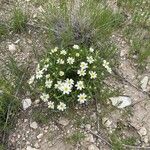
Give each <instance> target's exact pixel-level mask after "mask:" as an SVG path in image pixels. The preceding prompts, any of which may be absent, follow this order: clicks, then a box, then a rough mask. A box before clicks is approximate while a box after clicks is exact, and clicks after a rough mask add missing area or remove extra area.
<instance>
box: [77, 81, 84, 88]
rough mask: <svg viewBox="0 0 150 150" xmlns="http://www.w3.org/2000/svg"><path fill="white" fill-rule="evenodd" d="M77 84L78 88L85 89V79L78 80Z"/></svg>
mask: <svg viewBox="0 0 150 150" xmlns="http://www.w3.org/2000/svg"><path fill="white" fill-rule="evenodd" d="M75 86H76V87H77V90H82V89H84V83H83V81H78V82H77V84H76V85H75Z"/></svg>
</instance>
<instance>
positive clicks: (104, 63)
mask: <svg viewBox="0 0 150 150" xmlns="http://www.w3.org/2000/svg"><path fill="white" fill-rule="evenodd" d="M103 66H104V67H105V68H106V69H107V71H108V72H109V73H112V69H111V68H110V67H109V62H107V61H106V60H103Z"/></svg>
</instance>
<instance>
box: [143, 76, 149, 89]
mask: <svg viewBox="0 0 150 150" xmlns="http://www.w3.org/2000/svg"><path fill="white" fill-rule="evenodd" d="M147 84H148V76H145V77H144V78H143V79H142V80H141V88H142V90H143V91H146V88H147Z"/></svg>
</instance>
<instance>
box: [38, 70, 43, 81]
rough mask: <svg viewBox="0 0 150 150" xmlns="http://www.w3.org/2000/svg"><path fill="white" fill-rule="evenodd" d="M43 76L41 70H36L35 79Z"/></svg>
mask: <svg viewBox="0 0 150 150" xmlns="http://www.w3.org/2000/svg"><path fill="white" fill-rule="evenodd" d="M42 77H43V70H37V71H36V79H41V78H42Z"/></svg>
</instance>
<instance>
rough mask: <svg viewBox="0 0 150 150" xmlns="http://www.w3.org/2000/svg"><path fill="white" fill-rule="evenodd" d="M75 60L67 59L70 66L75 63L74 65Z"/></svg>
mask: <svg viewBox="0 0 150 150" xmlns="http://www.w3.org/2000/svg"><path fill="white" fill-rule="evenodd" d="M74 61H75V60H74V58H73V57H68V59H67V63H68V64H70V65H72V64H73V63H74Z"/></svg>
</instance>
